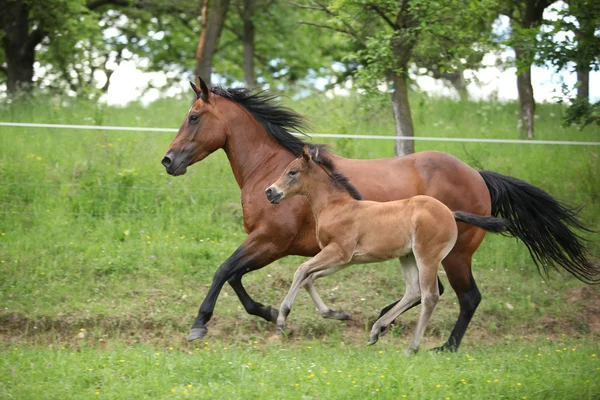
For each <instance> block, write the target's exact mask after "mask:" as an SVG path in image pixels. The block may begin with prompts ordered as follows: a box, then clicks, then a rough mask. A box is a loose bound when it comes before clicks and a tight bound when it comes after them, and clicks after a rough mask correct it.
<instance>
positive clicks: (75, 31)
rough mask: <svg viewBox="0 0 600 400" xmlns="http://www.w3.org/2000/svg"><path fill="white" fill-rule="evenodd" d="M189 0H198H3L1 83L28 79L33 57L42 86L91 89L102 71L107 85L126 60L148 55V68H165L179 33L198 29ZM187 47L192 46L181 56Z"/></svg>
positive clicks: (11, 85)
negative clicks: (121, 62) (159, 34)
mask: <svg viewBox="0 0 600 400" xmlns="http://www.w3.org/2000/svg"><path fill="white" fill-rule="evenodd" d="M190 2H193V3H194V4H195V2H194V1H193V0H171V1H169V2H166V3H165V2H162V1H159V0H47V1H46V0H45V1H40V0H30V1H24V0H0V9H1V10H2V13H1V14H0V37H1V39H2V51H0V72H2V73H1V74H0V83H3V82H6V84H7V88H8V92H9V94H11V95H12V94H14V93H15V92H16V91H17V90H18V89H19V88H24V89H26V88H28V87H30V86H32V83H33V76H34V63H35V62H36V61H38V62H39V63H40V67H39V69H38V70H39V71H40V73H41V75H42V77H41V79H40V82H38V84H39V86H42V87H50V88H56V89H57V90H60V91H64V90H65V89H66V90H70V91H73V92H82V91H87V90H94V88H95V86H96V84H97V83H98V82H97V81H96V75H97V73H98V72H99V71H100V72H103V74H104V75H105V77H106V81H105V83H104V85H103V88H102V89H103V90H106V89H107V88H108V84H109V81H110V76H111V75H112V72H114V69H115V68H116V66H118V63H119V62H120V61H121V60H123V59H127V58H131V57H134V55H137V56H139V57H143V58H147V59H148V60H149V65H148V68H150V69H151V68H153V67H156V68H162V67H164V65H165V64H167V63H169V62H168V61H167V60H176V61H177V62H179V60H180V59H181V55H179V54H178V52H180V51H181V49H184V48H185V47H186V45H185V41H184V40H183V38H184V37H187V38H188V40H189V36H190V32H192V33H193V32H195V31H197V29H196V28H195V27H194V25H195V21H194V20H193V19H190V18H189V17H187V14H189V13H187V11H188V10H189V9H190ZM195 18H196V19H197V16H195ZM196 25H197V23H196ZM165 26H168V28H165ZM165 31H167V32H168V33H170V34H167V35H165V34H164V33H165ZM158 32H162V33H163V36H162V38H159V37H158V36H157V34H158ZM184 32H185V33H184ZM161 39H162V40H161ZM159 42H160V43H161V46H160V47H159V46H157V43H159ZM173 42H175V43H173ZM167 43H170V44H172V45H171V46H167ZM188 47H189V45H188ZM169 52H170V54H168V53H169ZM132 53H133V54H132ZM174 53H175V54H177V56H176V57H173V55H174ZM189 54H193V47H192V51H191V52H187V53H186V57H189ZM169 65H174V64H173V62H172V61H171V62H170V63H169ZM101 75H102V74H101Z"/></svg>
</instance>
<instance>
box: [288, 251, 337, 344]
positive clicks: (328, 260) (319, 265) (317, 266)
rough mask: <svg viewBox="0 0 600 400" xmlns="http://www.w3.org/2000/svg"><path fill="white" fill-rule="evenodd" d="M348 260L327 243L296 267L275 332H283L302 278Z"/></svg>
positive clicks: (302, 280)
mask: <svg viewBox="0 0 600 400" xmlns="http://www.w3.org/2000/svg"><path fill="white" fill-rule="evenodd" d="M348 260H349V257H344V255H343V252H342V251H341V249H339V248H338V246H336V245H329V246H326V247H325V248H323V249H322V250H321V251H320V252H319V254H317V255H316V256H314V257H313V258H311V259H310V260H308V261H307V262H305V263H303V264H302V265H300V266H299V267H298V270H297V271H296V273H295V274H294V280H293V281H292V285H291V286H290V289H289V291H288V293H287V295H286V296H285V299H284V300H283V302H282V303H281V307H280V312H279V316H278V317H277V332H284V329H285V320H286V319H287V316H288V314H289V313H290V310H291V309H292V304H293V303H294V299H295V298H296V295H297V294H298V290H299V289H300V287H301V286H302V284H303V282H304V280H305V279H306V278H308V277H309V276H310V274H312V273H316V272H319V271H321V270H325V269H333V268H335V267H337V266H341V265H343V264H345V263H347V262H348Z"/></svg>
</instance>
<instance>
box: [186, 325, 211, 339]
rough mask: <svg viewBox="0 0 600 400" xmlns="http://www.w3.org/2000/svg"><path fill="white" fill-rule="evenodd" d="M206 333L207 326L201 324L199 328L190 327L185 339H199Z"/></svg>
mask: <svg viewBox="0 0 600 400" xmlns="http://www.w3.org/2000/svg"><path fill="white" fill-rule="evenodd" d="M207 333H208V328H206V327H205V326H202V327H200V328H192V330H191V331H190V335H189V336H188V337H187V341H188V342H191V341H193V340H196V339H201V338H203V337H204V336H206V334H207Z"/></svg>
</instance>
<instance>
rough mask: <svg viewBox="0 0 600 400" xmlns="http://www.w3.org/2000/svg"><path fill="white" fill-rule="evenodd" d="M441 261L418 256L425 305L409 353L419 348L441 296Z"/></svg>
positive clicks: (422, 296) (422, 299)
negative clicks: (439, 274) (438, 272)
mask: <svg viewBox="0 0 600 400" xmlns="http://www.w3.org/2000/svg"><path fill="white" fill-rule="evenodd" d="M444 255H445V254H444ZM440 261H442V260H441V259H439V258H437V259H436V258H429V257H428V259H426V260H421V258H420V257H417V264H418V266H419V286H420V288H421V303H422V304H423V306H422V307H421V315H420V316H419V322H418V323H417V328H416V329H415V335H414V337H413V340H412V342H411V343H410V344H409V345H408V348H407V349H406V354H407V355H411V354H414V353H416V352H417V351H418V350H419V345H420V344H421V340H422V339H423V335H424V334H425V328H427V324H428V323H429V318H431V314H432V313H433V309H434V308H435V306H436V304H437V302H438V299H439V297H440V295H439V292H438V286H437V284H436V281H437V269H438V265H439V263H440Z"/></svg>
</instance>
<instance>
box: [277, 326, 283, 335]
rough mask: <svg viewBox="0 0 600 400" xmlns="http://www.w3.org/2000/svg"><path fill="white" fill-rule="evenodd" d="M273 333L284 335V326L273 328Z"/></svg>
mask: <svg viewBox="0 0 600 400" xmlns="http://www.w3.org/2000/svg"><path fill="white" fill-rule="evenodd" d="M275 334H277V335H280V336H284V335H285V328H282V327H281V326H278V327H277V329H275Z"/></svg>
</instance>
